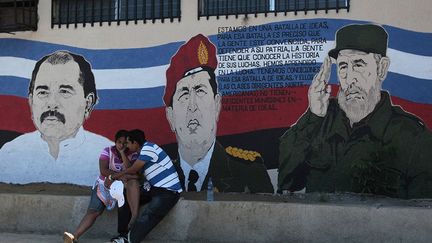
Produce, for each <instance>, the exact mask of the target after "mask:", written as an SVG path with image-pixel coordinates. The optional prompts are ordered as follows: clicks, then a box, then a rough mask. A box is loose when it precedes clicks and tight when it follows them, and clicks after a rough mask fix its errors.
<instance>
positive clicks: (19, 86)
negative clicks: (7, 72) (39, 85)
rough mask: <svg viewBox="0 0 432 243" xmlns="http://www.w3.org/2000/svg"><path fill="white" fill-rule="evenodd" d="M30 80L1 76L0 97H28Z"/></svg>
mask: <svg viewBox="0 0 432 243" xmlns="http://www.w3.org/2000/svg"><path fill="white" fill-rule="evenodd" d="M28 86H29V80H28V79H26V78H19V77H13V76H0V95H15V96H19V97H24V98H27V97H28V94H27V92H28Z"/></svg>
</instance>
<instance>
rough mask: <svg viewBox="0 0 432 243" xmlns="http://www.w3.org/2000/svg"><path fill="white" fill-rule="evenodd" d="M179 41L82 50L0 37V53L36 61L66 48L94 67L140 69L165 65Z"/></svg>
mask: <svg viewBox="0 0 432 243" xmlns="http://www.w3.org/2000/svg"><path fill="white" fill-rule="evenodd" d="M182 43H183V42H175V43H169V44H165V45H159V46H154V47H148V48H128V49H101V50H93V49H85V48H77V47H72V46H67V45H58V44H51V43H46V42H39V41H32V40H21V39H9V38H4V39H0V56H12V57H21V58H27V59H31V60H39V59H41V58H42V57H43V56H45V55H47V54H49V53H52V52H55V51H57V50H68V51H71V52H74V53H76V54H80V55H83V56H84V57H85V58H86V59H87V60H88V61H89V62H90V63H91V64H92V67H93V68H95V69H116V68H143V67H152V66H160V65H166V64H168V63H169V61H170V60H171V56H173V55H174V53H175V52H176V51H177V49H178V48H179V46H180V45H181V44H182Z"/></svg>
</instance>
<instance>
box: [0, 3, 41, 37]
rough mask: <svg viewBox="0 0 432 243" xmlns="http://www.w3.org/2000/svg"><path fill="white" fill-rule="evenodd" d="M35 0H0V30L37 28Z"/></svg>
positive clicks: (11, 30) (10, 30)
mask: <svg viewBox="0 0 432 243" xmlns="http://www.w3.org/2000/svg"><path fill="white" fill-rule="evenodd" d="M37 5H38V1H37V0H33V1H31V0H21V1H20V0H0V32H14V31H26V30H33V31H35V30H37Z"/></svg>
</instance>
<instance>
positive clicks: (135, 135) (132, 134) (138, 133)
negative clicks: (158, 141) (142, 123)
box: [127, 129, 147, 146]
mask: <svg viewBox="0 0 432 243" xmlns="http://www.w3.org/2000/svg"><path fill="white" fill-rule="evenodd" d="M127 138H128V139H129V141H131V142H137V143H138V144H139V145H140V146H143V144H144V143H145V142H146V141H147V140H146V137H145V133H144V132H143V131H142V130H139V129H134V130H131V131H129V132H128V135H127Z"/></svg>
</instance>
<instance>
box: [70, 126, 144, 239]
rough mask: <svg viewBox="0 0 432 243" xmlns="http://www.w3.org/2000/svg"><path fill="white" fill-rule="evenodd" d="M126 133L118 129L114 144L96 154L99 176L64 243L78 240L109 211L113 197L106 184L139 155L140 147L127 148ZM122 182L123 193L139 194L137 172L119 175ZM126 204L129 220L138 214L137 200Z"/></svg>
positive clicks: (113, 202) (129, 196)
mask: <svg viewBox="0 0 432 243" xmlns="http://www.w3.org/2000/svg"><path fill="white" fill-rule="evenodd" d="M127 134H128V132H127V131H126V130H119V131H118V132H117V133H116V135H115V145H114V146H111V147H106V148H105V149H104V150H103V151H102V153H101V155H100V157H99V170H100V175H99V178H98V179H97V180H96V182H95V186H94V187H93V189H92V194H91V198H90V203H89V206H88V209H87V213H86V215H84V217H83V218H82V220H81V222H80V224H79V225H78V227H77V228H76V230H75V231H74V233H73V234H71V233H69V232H64V235H63V239H64V243H73V242H77V241H78V238H79V237H80V236H81V235H82V234H84V232H86V231H87V230H88V229H89V228H90V227H91V226H92V225H93V223H94V222H95V221H96V219H97V217H99V216H100V215H101V214H102V212H103V211H104V209H105V208H107V209H108V210H111V209H112V208H114V207H115V200H113V198H111V196H110V195H109V187H110V185H111V184H112V182H113V179H112V176H114V175H115V174H117V173H119V172H121V171H123V170H125V169H126V168H129V167H130V166H131V165H132V164H133V162H134V161H135V160H136V159H137V158H138V155H139V148H137V150H134V149H133V148H132V149H127V148H126V137H127ZM118 179H120V180H122V181H123V183H124V184H125V188H126V195H127V197H128V198H137V196H136V195H139V182H138V179H139V176H138V175H125V176H122V177H120V178H118ZM128 203H129V207H130V208H131V209H136V210H131V211H132V217H131V223H132V222H133V221H134V220H135V219H136V217H137V215H136V214H137V213H138V212H137V211H138V210H137V208H138V206H139V205H138V202H137V200H128Z"/></svg>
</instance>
